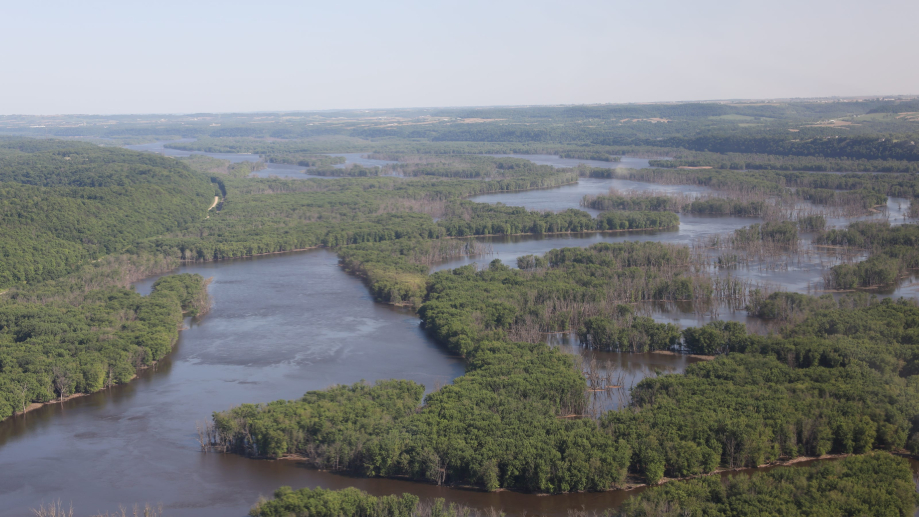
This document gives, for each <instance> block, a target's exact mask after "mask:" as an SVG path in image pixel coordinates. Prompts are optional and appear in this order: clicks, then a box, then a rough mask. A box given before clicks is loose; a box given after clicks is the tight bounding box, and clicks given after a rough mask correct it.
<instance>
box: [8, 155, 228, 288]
mask: <svg viewBox="0 0 919 517" xmlns="http://www.w3.org/2000/svg"><path fill="white" fill-rule="evenodd" d="M215 190H216V189H215V187H214V185H213V184H211V183H210V181H208V180H207V179H206V178H203V177H200V176H198V175H196V174H194V173H193V172H191V171H190V170H188V169H187V168H186V167H184V166H182V165H181V164H180V163H178V162H176V161H175V160H172V159H169V158H162V157H159V156H155V155H149V154H140V153H134V152H128V151H123V150H115V149H103V148H99V147H94V146H85V147H78V148H74V149H68V150H56V151H47V150H38V151H36V152H33V153H14V154H11V155H3V156H0V287H11V286H17V285H18V286H22V285H25V284H29V283H36V282H41V281H45V280H52V279H55V278H60V277H62V276H64V275H67V274H69V273H73V272H75V271H76V270H77V269H79V268H80V267H81V266H82V265H83V264H85V263H87V262H89V261H91V260H96V259H98V258H100V257H103V256H105V255H109V254H114V253H122V252H124V251H128V250H130V249H131V248H132V247H133V246H135V245H136V243H137V241H138V240H139V239H144V238H147V237H153V236H155V235H161V234H163V233H166V232H169V231H173V230H176V229H178V228H181V227H183V226H185V225H188V224H190V223H192V222H196V221H198V220H200V219H203V218H204V216H205V213H206V211H207V208H208V207H209V206H210V205H211V203H212V202H213V199H214V192H215Z"/></svg>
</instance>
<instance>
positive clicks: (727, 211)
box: [581, 194, 766, 217]
mask: <svg viewBox="0 0 919 517" xmlns="http://www.w3.org/2000/svg"><path fill="white" fill-rule="evenodd" d="M581 204H582V205H584V206H586V207H588V208H593V209H594V210H626V211H635V210H646V211H654V212H660V211H669V212H677V213H680V212H682V213H688V214H724V215H734V216H740V217H759V216H762V215H763V214H764V213H765V212H766V203H765V202H764V201H738V200H734V199H729V198H715V197H712V198H708V199H695V200H691V199H684V198H681V197H675V196H651V195H649V196H622V195H616V194H611V195H607V196H585V198H584V201H583V202H582V203H581Z"/></svg>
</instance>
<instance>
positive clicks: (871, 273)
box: [814, 221, 919, 289]
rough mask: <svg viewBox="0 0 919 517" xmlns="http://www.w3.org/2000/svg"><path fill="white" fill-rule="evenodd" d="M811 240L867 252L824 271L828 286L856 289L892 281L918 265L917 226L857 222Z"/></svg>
mask: <svg viewBox="0 0 919 517" xmlns="http://www.w3.org/2000/svg"><path fill="white" fill-rule="evenodd" d="M814 242H815V243H817V244H824V245H829V246H839V247H843V248H846V249H855V250H865V251H867V252H868V253H869V254H870V255H869V257H868V258H867V259H865V260H863V261H861V262H857V263H855V264H839V265H837V266H833V267H832V268H830V269H829V270H828V271H827V272H826V273H825V274H824V285H825V286H826V288H827V289H855V288H859V287H872V286H877V285H885V284H890V283H892V282H894V281H895V280H896V279H897V278H899V277H900V276H901V275H903V274H904V273H905V272H906V270H907V269H915V268H919V225H915V224H904V225H900V226H891V225H890V223H889V222H887V221H882V222H867V221H859V222H855V223H852V224H851V225H849V226H848V227H847V228H845V229H838V230H837V229H832V230H828V231H826V232H824V233H821V234H819V235H818V236H817V237H816V238H815V239H814Z"/></svg>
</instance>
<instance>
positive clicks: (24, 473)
mask: <svg viewBox="0 0 919 517" xmlns="http://www.w3.org/2000/svg"><path fill="white" fill-rule="evenodd" d="M133 147H139V146H133ZM160 147H161V146H160ZM150 150H154V151H155V150H156V149H150ZM164 152H165V153H166V154H167V155H172V153H173V152H181V151H174V150H164ZM185 154H186V155H187V154H188V153H185ZM208 154H209V155H211V156H214V157H217V158H223V159H231V160H234V161H242V160H249V161H253V160H254V159H257V157H254V156H253V155H220V154H213V153H208ZM346 158H348V157H346ZM357 158H359V156H358V157H357ZM349 159H352V160H353V159H356V158H354V157H351V158H349ZM300 170H302V168H300ZM296 177H301V178H302V177H304V175H303V174H302V173H298V176H296ZM617 182H618V183H617ZM611 186H615V187H616V188H635V189H655V190H662V191H670V190H675V189H679V190H680V191H681V192H694V191H697V190H699V189H694V188H686V187H677V186H660V185H650V184H639V183H636V182H628V183H622V181H621V180H595V179H582V180H581V181H579V183H578V184H577V185H570V186H565V187H561V188H557V189H547V190H540V191H531V192H519V193H509V194H490V195H486V196H479V197H477V198H474V200H477V201H482V202H503V203H507V204H510V205H516V206H527V207H528V208H534V209H550V210H558V209H564V208H569V207H571V208H576V207H578V203H579V202H580V199H581V198H582V197H583V195H585V194H599V193H604V192H606V191H607V190H608V189H609V188H610V187H611ZM753 222H757V220H756V219H749V218H734V217H700V216H681V226H680V228H679V229H678V230H673V231H656V232H640V233H618V234H612V233H591V234H580V235H559V236H545V237H541V238H537V237H507V238H503V239H497V238H484V239H483V241H486V242H488V243H490V244H491V245H492V247H493V250H494V252H495V253H494V255H493V256H488V257H485V259H487V260H491V259H492V258H495V257H498V258H501V259H502V260H504V261H505V262H508V263H510V264H513V263H514V260H515V259H516V257H517V256H519V255H523V254H528V253H543V252H545V251H547V250H549V249H552V248H557V247H563V246H585V245H589V244H590V243H593V242H600V241H617V240H655V241H662V242H673V243H688V242H691V241H692V240H693V239H697V238H699V237H704V236H705V235H708V234H717V233H725V232H729V231H731V230H733V229H735V228H737V227H740V226H745V225H748V224H751V223H753ZM475 260H479V261H481V260H483V258H478V259H461V260H457V261H451V262H449V263H447V264H442V265H440V266H438V268H443V267H456V266H457V265H461V264H463V263H467V262H470V261H475ZM178 272H192V273H199V274H201V275H203V276H205V277H213V279H214V281H213V283H212V284H211V287H210V293H211V295H212V296H213V298H214V306H213V308H212V310H211V312H210V313H208V314H207V315H205V316H204V317H202V318H201V319H200V320H189V321H188V322H187V325H188V329H186V330H184V331H183V332H182V333H181V336H180V339H179V342H178V344H177V345H176V348H175V351H174V352H173V353H172V354H171V355H170V356H168V357H167V358H166V359H165V360H163V361H161V362H160V363H159V364H158V365H157V366H156V367H155V369H149V370H146V371H144V372H141V374H140V375H139V378H138V379H137V380H135V381H134V382H132V383H130V384H127V385H123V386H119V387H117V388H115V389H112V390H108V391H105V392H100V393H96V394H93V395H90V396H86V397H80V398H75V399H72V400H70V401H67V402H65V403H64V404H63V405H61V404H55V405H48V406H45V407H43V408H41V409H39V410H36V411H33V412H30V413H28V414H26V415H24V416H18V417H15V418H11V419H8V420H6V421H4V422H0V516H7V515H9V516H19V515H30V512H29V509H30V508H34V507H37V506H38V504H39V503H41V502H43V501H44V502H48V501H51V500H54V499H61V500H63V501H65V502H68V503H69V502H72V503H73V505H74V507H75V508H77V509H78V512H79V514H80V515H84V514H89V513H90V512H106V511H109V512H111V511H115V510H117V509H118V507H119V506H120V505H126V506H129V505H133V504H135V503H146V502H149V503H154V504H158V503H162V504H163V507H164V509H165V514H166V515H168V516H170V517H174V516H177V517H184V516H192V515H194V516H205V517H208V516H215V517H216V516H239V517H242V516H243V515H245V514H246V512H247V511H248V508H249V507H250V506H251V505H252V504H253V503H254V502H255V501H256V500H257V499H258V497H259V496H260V495H264V496H270V495H271V493H272V491H273V490H274V489H275V488H277V487H279V486H282V485H290V486H293V487H295V488H299V487H303V486H309V487H316V486H321V487H325V488H343V487H347V486H355V487H357V488H360V489H363V490H366V491H368V492H370V493H371V494H376V495H384V494H392V493H402V492H410V493H413V494H416V495H418V496H421V497H423V498H429V497H443V498H445V499H447V500H448V501H450V502H456V503H461V504H464V505H467V506H473V507H478V508H486V507H496V508H501V509H504V510H505V511H507V512H509V513H510V514H514V515H521V514H524V513H527V514H531V515H534V514H544V515H567V513H568V510H569V509H572V508H584V509H587V510H589V511H593V510H597V511H602V510H603V509H605V508H610V507H613V506H617V505H618V504H620V503H621V502H622V501H623V500H624V499H626V498H628V497H630V496H631V495H633V494H635V493H637V491H631V492H622V491H612V492H605V493H586V494H564V495H556V496H545V497H541V496H532V495H526V494H519V493H514V492H495V493H485V492H478V491H469V490H459V489H451V488H444V487H436V486H432V485H426V484H421V483H411V482H406V481H401V480H388V479H358V478H351V477H346V476H340V475H335V474H330V473H328V472H320V471H316V470H313V469H310V468H308V467H306V466H304V465H302V464H301V463H298V462H294V461H267V460H251V459H247V458H243V457H241V456H237V455H229V454H228V455H223V454H204V453H201V452H200V450H199V445H198V442H197V436H196V433H195V423H196V422H197V421H204V420H206V419H208V418H209V417H210V415H211V413H212V412H214V411H220V410H224V409H227V408H229V407H231V406H233V405H236V404H240V403H247V402H267V401H271V400H276V399H280V398H287V399H291V398H297V397H299V396H300V395H302V394H303V392H305V391H307V390H315V389H323V388H326V387H328V386H330V385H333V384H339V383H353V382H359V381H361V380H366V381H368V382H373V381H375V380H378V379H388V378H404V379H411V380H414V381H416V382H419V383H422V384H424V385H425V386H426V387H427V388H428V389H432V388H433V387H434V386H435V385H436V384H438V383H447V382H450V381H451V380H452V379H454V378H455V377H457V376H459V375H462V373H463V371H464V365H463V362H462V361H461V360H460V359H459V358H456V357H451V356H449V355H448V354H447V353H446V352H445V351H444V350H443V349H442V348H440V347H439V346H437V345H436V344H435V343H434V342H433V341H432V340H430V339H429V338H428V336H427V335H426V334H425V333H424V332H423V331H422V330H421V329H420V327H419V320H418V318H417V317H416V316H415V315H414V314H413V313H412V312H410V311H406V310H402V309H397V308H393V307H389V306H384V305H380V304H376V303H374V302H373V300H372V299H371V298H370V296H369V294H368V292H367V289H366V288H365V286H364V285H363V284H362V282H361V281H359V280H358V279H356V278H354V277H352V276H349V275H346V274H345V273H344V272H342V271H341V269H340V268H339V267H338V265H337V258H336V256H335V255H334V253H332V252H330V251H327V250H312V251H307V252H299V253H290V254H279V255H273V256H266V257H257V258H253V259H246V260H235V261H228V262H219V263H209V264H196V265H189V266H185V267H182V268H180V270H179V271H178ZM772 276H773V277H775V276H782V275H776V274H775V273H774V272H773V273H772ZM154 280H155V278H150V279H147V280H144V281H142V282H139V283H138V284H137V285H136V288H137V289H138V290H139V291H140V292H142V293H146V292H149V289H150V286H151V285H152V283H153V281H154ZM660 314H665V313H664V312H662V311H661V312H659V314H658V317H659V318H661V317H664V316H660ZM738 317H740V316H738ZM669 318H670V319H672V320H673V321H677V322H680V323H683V324H693V323H692V316H689V315H687V314H686V313H685V312H680V311H676V312H673V313H672V314H671V315H670V316H669ZM687 322H688V323H687ZM550 341H551V342H553V343H555V344H558V345H560V346H568V347H571V346H572V345H573V343H572V342H571V337H570V336H565V335H560V336H553V337H552V338H551V339H550ZM572 349H573V350H576V351H578V349H577V348H576V347H575V348H572ZM580 353H581V354H582V355H583V356H584V357H585V360H587V361H590V360H594V361H597V362H599V363H604V364H607V365H609V367H611V368H615V369H618V370H619V371H621V373H622V375H623V379H624V381H625V384H626V385H628V386H631V385H633V384H634V383H636V382H638V381H639V380H640V379H641V378H644V377H645V376H648V375H656V374H657V373H658V372H675V373H679V372H682V371H683V370H684V369H685V368H686V366H687V365H688V364H690V363H691V362H692V359H690V358H687V357H684V356H670V355H662V354H630V355H629V354H614V353H605V352H584V351H582V350H581V351H580ZM622 402H623V401H622V400H615V401H611V402H610V404H609V407H618V406H620V405H621V403H622ZM914 466H915V465H914Z"/></svg>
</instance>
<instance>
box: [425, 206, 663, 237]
mask: <svg viewBox="0 0 919 517" xmlns="http://www.w3.org/2000/svg"><path fill="white" fill-rule="evenodd" d="M437 224H438V226H441V227H443V228H444V229H445V231H446V235H448V236H451V237H464V236H472V235H515V234H521V233H530V234H536V235H539V234H543V233H567V232H585V231H610V230H651V229H660V228H672V227H676V226H679V224H680V220H679V217H677V216H676V215H674V214H671V213H661V212H635V211H632V212H625V213H620V212H606V213H602V214H600V215H598V216H597V217H596V218H593V217H591V215H590V214H588V213H587V212H583V211H581V210H575V209H573V208H569V209H568V210H565V211H564V212H557V213H553V212H532V211H528V210H527V209H525V208H521V207H509V206H505V205H503V204H496V205H490V204H485V203H473V202H470V201H459V202H455V203H451V204H448V205H447V206H446V208H445V213H444V217H443V218H442V219H441V220H440V221H438V222H437Z"/></svg>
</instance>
